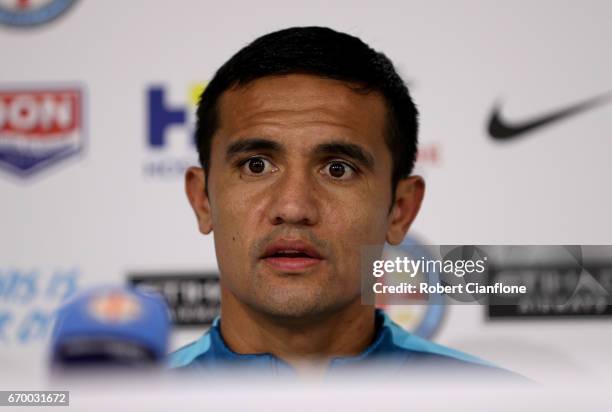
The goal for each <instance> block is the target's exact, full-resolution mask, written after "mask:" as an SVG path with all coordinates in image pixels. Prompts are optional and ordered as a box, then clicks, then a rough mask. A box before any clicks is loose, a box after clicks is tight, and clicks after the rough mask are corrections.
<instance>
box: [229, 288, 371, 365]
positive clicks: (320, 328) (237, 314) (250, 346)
mask: <svg viewBox="0 0 612 412" xmlns="http://www.w3.org/2000/svg"><path fill="white" fill-rule="evenodd" d="M221 315H222V320H221V334H222V336H223V339H224V340H225V343H226V344H227V345H228V346H229V347H230V349H232V350H233V351H234V352H237V353H241V354H255V353H271V354H273V355H274V356H276V357H278V358H280V359H282V360H284V361H285V362H287V363H289V364H290V365H291V366H293V367H294V368H296V370H298V372H299V371H304V370H306V369H309V370H313V368H314V369H320V368H325V367H326V366H327V364H328V363H329V360H330V359H331V358H332V357H341V356H354V355H358V354H359V353H361V352H362V351H363V350H365V349H366V348H367V347H368V346H369V345H370V344H371V342H372V341H373V339H374V333H375V325H374V322H375V321H374V307H373V306H366V305H362V304H361V301H360V299H356V301H354V302H352V303H351V304H349V305H347V306H346V307H344V308H341V309H339V310H337V311H335V312H333V313H326V314H321V315H316V316H311V317H309V318H308V319H302V318H281V317H277V316H271V315H268V314H265V313H263V312H260V311H256V310H253V309H252V308H250V307H248V306H247V305H245V304H244V303H242V302H240V301H238V300H237V299H236V297H235V296H234V295H233V294H231V293H230V292H228V291H226V290H224V291H223V292H222V300H221Z"/></svg>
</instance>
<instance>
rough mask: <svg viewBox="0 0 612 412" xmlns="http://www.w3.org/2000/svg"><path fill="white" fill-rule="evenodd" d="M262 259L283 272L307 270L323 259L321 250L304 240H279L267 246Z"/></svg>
mask: <svg viewBox="0 0 612 412" xmlns="http://www.w3.org/2000/svg"><path fill="white" fill-rule="evenodd" d="M261 259H262V260H263V261H264V262H265V263H266V264H268V265H270V266H271V267H272V268H274V269H276V270H279V271H283V272H301V271H305V270H307V269H309V268H311V267H313V266H315V265H317V264H319V263H320V262H321V261H323V257H322V255H321V253H319V251H318V250H317V249H316V248H315V247H314V246H312V245H311V244H310V243H308V242H305V241H302V240H284V239H281V240H277V241H275V242H272V243H270V244H269V245H268V247H266V249H265V251H264V253H263V255H262V256H261Z"/></svg>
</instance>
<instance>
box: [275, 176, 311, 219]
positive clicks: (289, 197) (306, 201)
mask: <svg viewBox="0 0 612 412" xmlns="http://www.w3.org/2000/svg"><path fill="white" fill-rule="evenodd" d="M272 190H273V195H272V202H271V204H270V207H269V209H268V218H269V220H270V223H272V224H273V225H281V224H289V225H300V226H313V225H316V224H317V223H318V222H319V219H320V216H319V207H318V201H317V193H318V191H317V188H316V184H315V182H313V179H312V178H311V177H310V176H309V175H308V173H307V172H306V171H300V170H292V171H289V170H286V171H285V172H284V173H283V176H281V177H280V179H279V180H278V181H277V182H276V184H275V185H274V188H272Z"/></svg>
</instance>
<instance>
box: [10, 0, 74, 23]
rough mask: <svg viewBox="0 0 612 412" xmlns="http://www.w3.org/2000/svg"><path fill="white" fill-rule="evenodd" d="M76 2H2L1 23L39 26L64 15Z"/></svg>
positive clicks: (55, 0)
mask: <svg viewBox="0 0 612 412" xmlns="http://www.w3.org/2000/svg"><path fill="white" fill-rule="evenodd" d="M75 2H76V0H0V23H1V24H5V25H7V26H16V27H28V26H38V25H41V24H44V23H47V22H50V21H51V20H54V19H56V18H57V17H59V16H60V15H62V14H63V13H64V12H65V11H66V10H68V9H69V8H70V6H72V5H73V4H74V3H75Z"/></svg>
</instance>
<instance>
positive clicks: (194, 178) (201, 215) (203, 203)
mask: <svg viewBox="0 0 612 412" xmlns="http://www.w3.org/2000/svg"><path fill="white" fill-rule="evenodd" d="M185 192H186V193H187V198H189V203H191V207H192V209H193V211H194V212H195V215H196V218H197V220H198V227H199V228H200V232H202V234H204V235H207V234H209V233H210V232H212V229H213V227H212V215H211V212H210V202H209V199H208V194H207V191H206V175H205V172H204V170H203V169H202V168H201V167H190V168H189V169H187V172H186V173H185Z"/></svg>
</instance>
